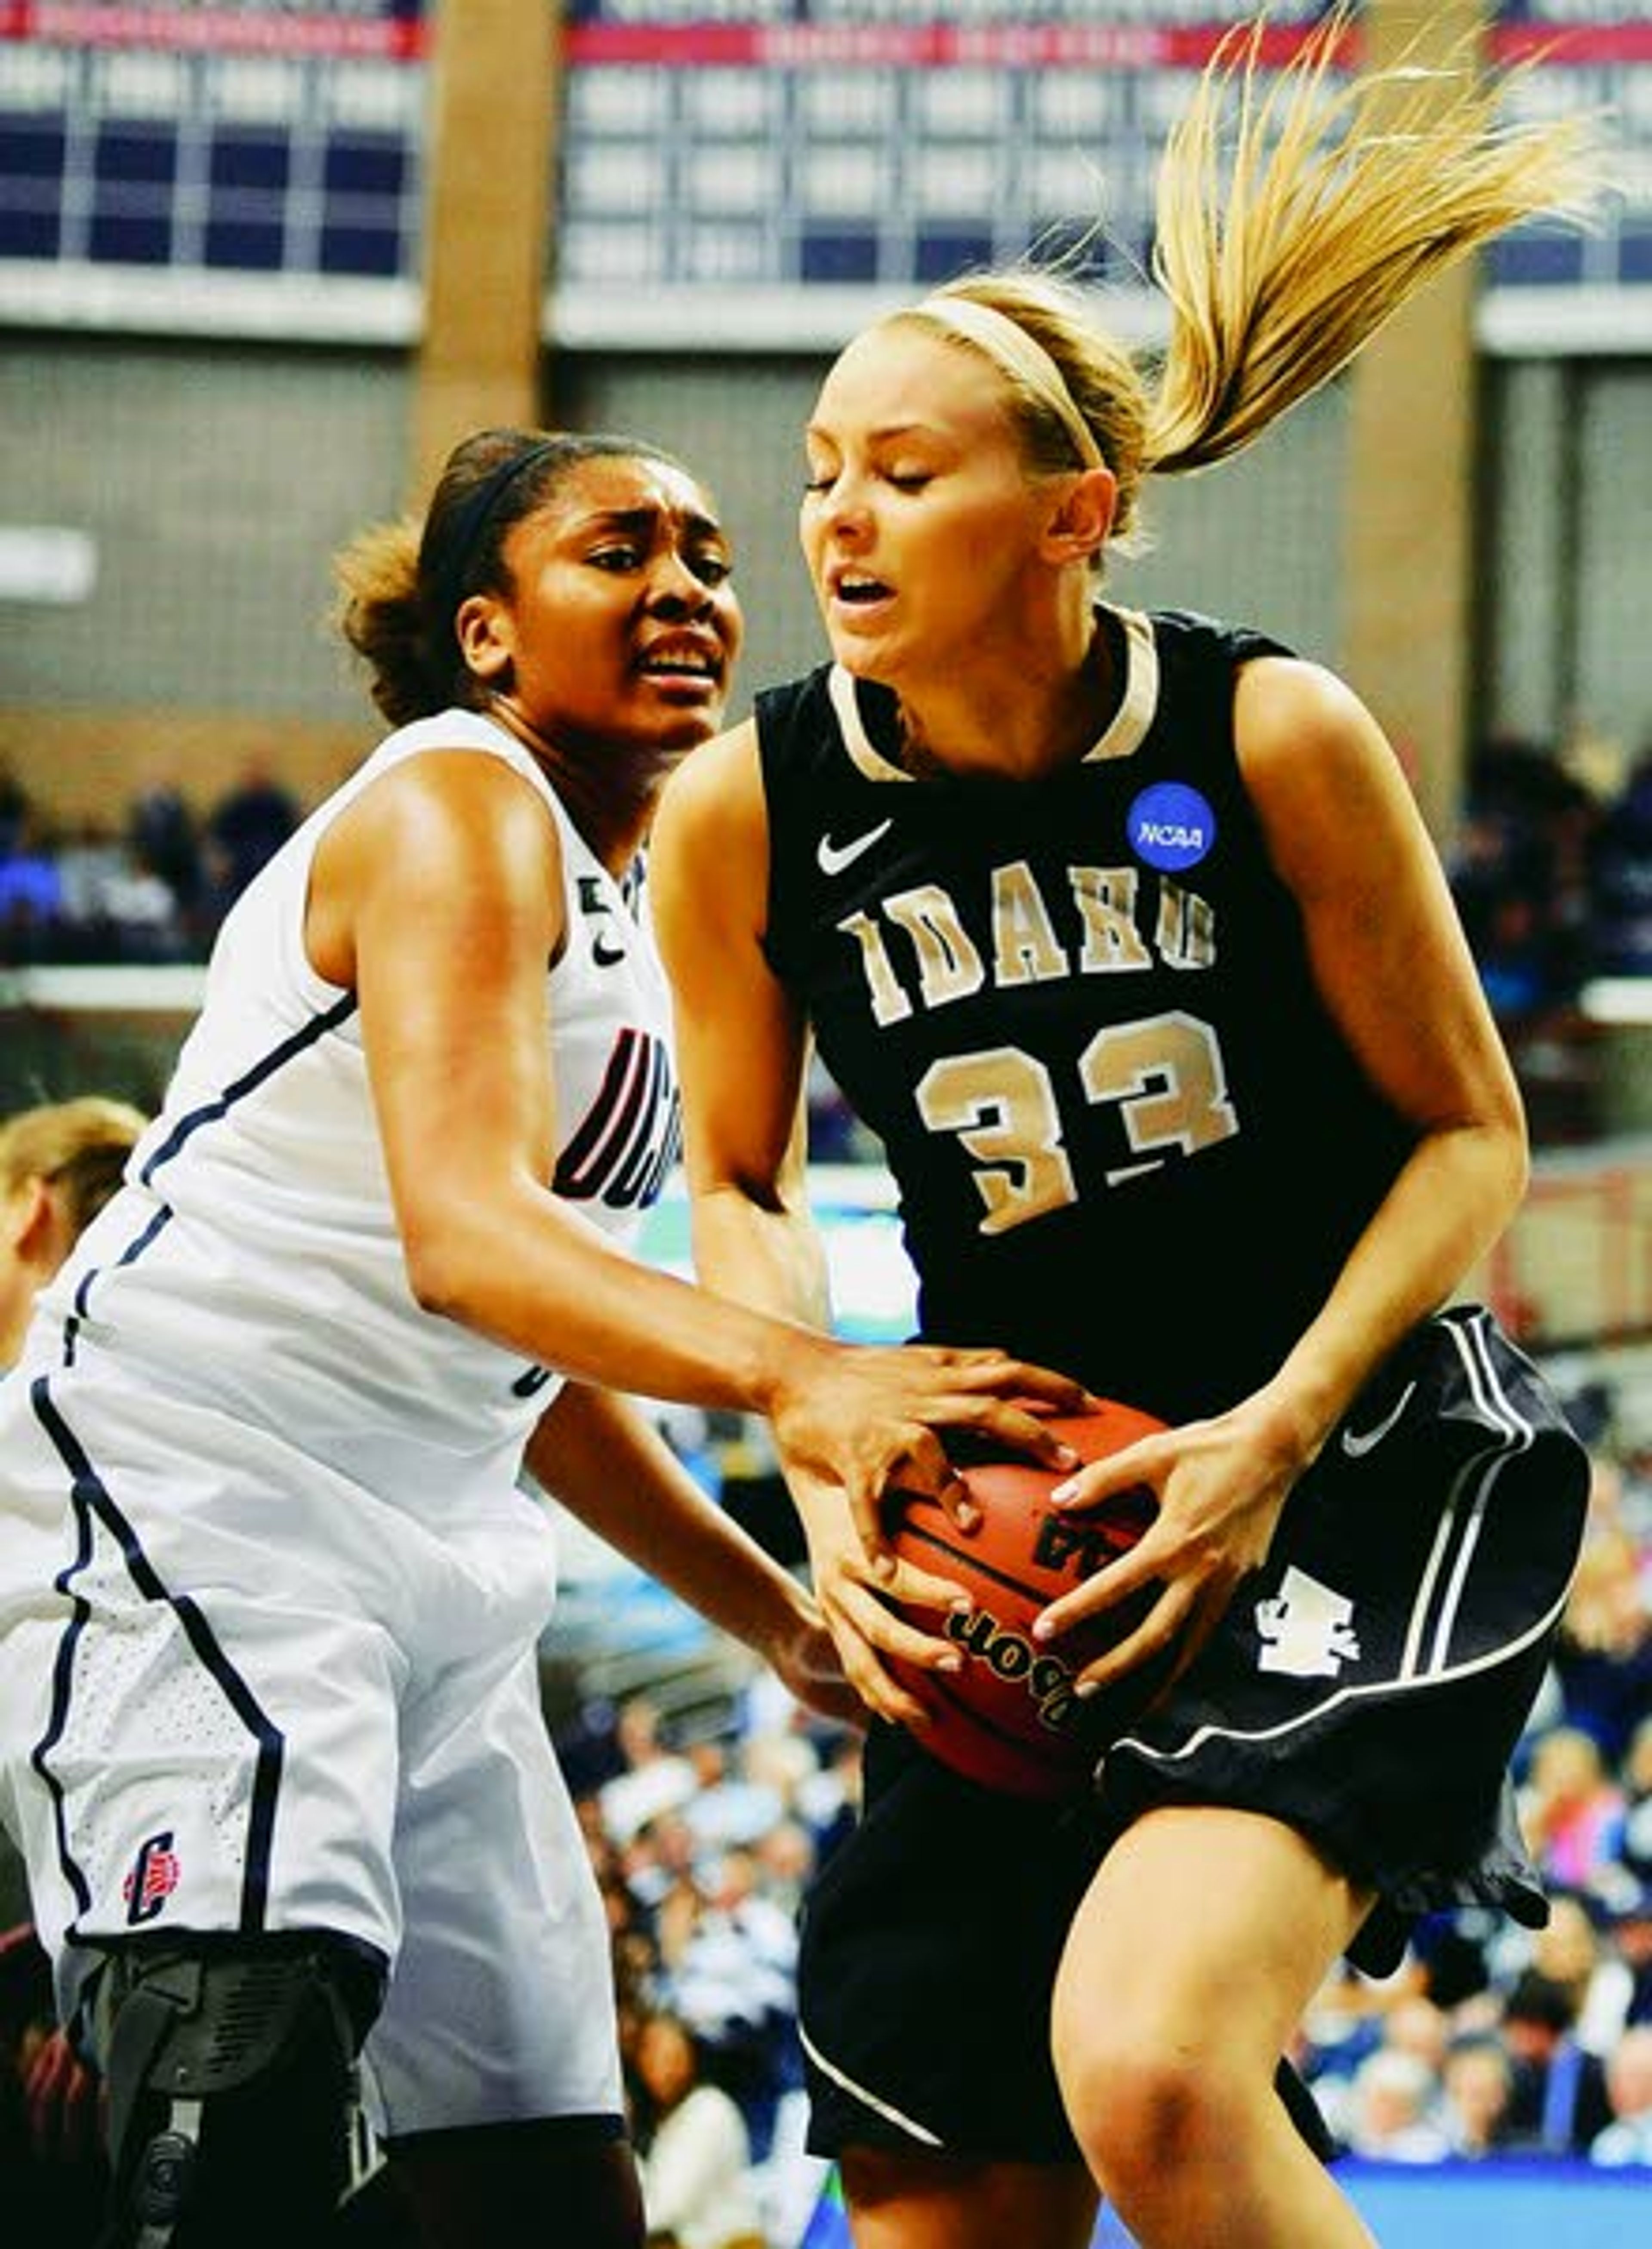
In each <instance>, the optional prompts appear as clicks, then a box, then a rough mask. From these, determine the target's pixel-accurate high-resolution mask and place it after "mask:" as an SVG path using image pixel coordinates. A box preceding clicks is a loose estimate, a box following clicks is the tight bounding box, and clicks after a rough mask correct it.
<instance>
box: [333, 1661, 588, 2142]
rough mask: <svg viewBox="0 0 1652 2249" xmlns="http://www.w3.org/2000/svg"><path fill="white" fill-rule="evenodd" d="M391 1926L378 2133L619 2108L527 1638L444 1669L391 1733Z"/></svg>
mask: <svg viewBox="0 0 1652 2249" xmlns="http://www.w3.org/2000/svg"><path fill="white" fill-rule="evenodd" d="M402 1747H403V1774H402V1796H401V1811H400V1819H399V1821H398V1825H397V1829H396V1871H397V1876H398V1879H399V1881H400V1885H401V1899H402V1908H403V1942H402V1950H401V1954H400V1957H399V1958H398V1959H397V1962H396V1970H395V1973H394V1975H393V1977H392V1978H391V1983H390V1989H389V1995H388V1997H387V1998H386V2001H385V2005H384V2008H383V2011H382V2013H381V2015H380V2018H379V2020H378V2022H377V2023H376V2024H375V2026H374V2029H373V2032H372V2035H371V2038H370V2039H369V2040H368V2052H367V2060H368V2076H369V2096H368V2097H369V2105H370V2108H371V2109H372V2111H373V2113H374V2115H375V2122H376V2123H377V2124H378V2126H379V2129H381V2130H382V2132H384V2133H385V2134H386V2135H387V2136H403V2135H408V2134H415V2133H423V2132H427V2131H437V2130H441V2129H451V2128H456V2127H476V2126H482V2125H490V2124H495V2123H507V2122H526V2121H529V2120H534V2119H540V2118H563V2119H575V2118H580V2117H600V2118H602V2119H606V2120H609V2122H610V2123H611V2122H612V2121H613V2120H615V2119H616V2118H617V2117H618V2116H619V2115H621V2114H622V2113H623V2102H622V2098H621V2087H620V2080H619V2062H618V2036H617V2031H616V2017H615V2003H614V1988H613V1970H612V1966H611V1960H610V1950H609V1933H608V1923H607V1920H606V1916H605V1915H604V1913H603V1910H602V1899H601V1895H600V1893H599V1892H598V1889H597V1887H596V1881H595V1874H593V1872H592V1868H591V1864H590V1859H589V1853H588V1851H587V1849H586V1846H585V1841H584V1838H583V1836H582V1833H581V1832H580V1829H579V1825H578V1821H577V1819H576V1818H575V1812H574V1809H573V1805H572V1803H571V1801H570V1799H569V1797H568V1789H567V1785H566V1784H565V1782H564V1781H563V1779H562V1777H561V1772H560V1771H558V1769H557V1765H556V1760H555V1757H554V1751H553V1750H552V1747H551V1743H550V1738H549V1735H548V1733H547V1728H546V1725H545V1720H544V1716H543V1712H542V1708H541V1705H540V1699H539V1686H538V1675H537V1670H536V1667H535V1662H534V1653H533V1648H532V1647H524V1648H520V1649H519V1650H518V1651H517V1652H516V1653H515V1654H513V1655H501V1656H500V1657H499V1658H497V1659H489V1660H487V1661H478V1662H477V1663H474V1664H465V1665H456V1666H453V1667H451V1668H450V1669H449V1670H448V1671H447V1672H445V1673H444V1675H443V1676H442V1678H441V1679H440V1681H439V1682H437V1683H436V1684H435V1685H433V1686H432V1687H431V1688H430V1689H428V1690H427V1691H426V1692H425V1693H424V1694H423V1695H421V1696H420V1697H418V1698H417V1700H416V1702H413V1703H412V1704H410V1707H409V1709H407V1711H406V1712H405V1713H404V1722H403V1740H402Z"/></svg>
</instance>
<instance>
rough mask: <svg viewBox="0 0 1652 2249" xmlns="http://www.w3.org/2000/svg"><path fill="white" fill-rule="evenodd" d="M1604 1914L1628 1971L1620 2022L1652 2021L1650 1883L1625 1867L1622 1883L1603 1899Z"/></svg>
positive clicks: (1640, 2022)
mask: <svg viewBox="0 0 1652 2249" xmlns="http://www.w3.org/2000/svg"><path fill="white" fill-rule="evenodd" d="M1606 1916H1607V1926H1608V1927H1609V1928H1610V1929H1611V1932H1612V1943H1613V1948H1614V1951H1615V1953H1616V1956H1617V1958H1618V1960H1619V1962H1620V1963H1621V1965H1622V1966H1623V1967H1624V1968H1626V1969H1627V1970H1628V1975H1629V1991H1628V2000H1627V2002H1626V2004H1625V2006H1624V2010H1623V2019H1624V2022H1625V2024H1626V2025H1629V2024H1635V2025H1639V2024H1642V2023H1652V1883H1646V1882H1638V1881H1635V1877H1634V1876H1633V1875H1631V1874H1628V1871H1627V1869H1626V1873H1625V1881H1624V1887H1622V1888H1620V1889H1617V1890H1616V1891H1614V1895H1612V1897H1611V1898H1610V1899H1609V1901H1608V1902H1607V1909H1606Z"/></svg>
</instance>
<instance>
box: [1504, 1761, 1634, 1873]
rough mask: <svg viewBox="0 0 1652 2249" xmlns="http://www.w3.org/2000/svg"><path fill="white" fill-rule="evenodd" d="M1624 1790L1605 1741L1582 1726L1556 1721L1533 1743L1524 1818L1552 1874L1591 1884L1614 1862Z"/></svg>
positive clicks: (1535, 1853) (1620, 1834) (1533, 1847)
mask: <svg viewBox="0 0 1652 2249" xmlns="http://www.w3.org/2000/svg"><path fill="white" fill-rule="evenodd" d="M1624 1812H1625V1805H1624V1797H1623V1791H1622V1790H1621V1788H1620V1787H1619V1785H1618V1784H1617V1782H1616V1780H1615V1779H1614V1778H1613V1776H1612V1773H1611V1771H1610V1770H1609V1768H1608V1767H1607V1763H1606V1760H1605V1758H1604V1757H1602V1755H1601V1752H1600V1743H1598V1742H1597V1741H1596V1740H1595V1739H1594V1737H1593V1735H1592V1734H1587V1733H1585V1732H1584V1730H1583V1729H1582V1728H1581V1727H1580V1726H1564V1725H1563V1726H1555V1727H1553V1728H1552V1729H1551V1730H1550V1731H1549V1732H1547V1733H1546V1734H1541V1735H1539V1736H1538V1738H1537V1740H1536V1742H1535V1743H1533V1744H1532V1755H1531V1764H1530V1766H1529V1768H1528V1771H1527V1777H1526V1784H1525V1789H1524V1790H1523V1792H1522V1794H1521V1800H1520V1813H1521V1822H1522V1825H1523V1826H1524V1828H1525V1835H1526V1840H1527V1842H1528V1844H1529V1846H1530V1848H1531V1850H1532V1855H1533V1856H1534V1857H1535V1859H1536V1860H1537V1862H1538V1866H1539V1867H1541V1868H1542V1869H1543V1871H1544V1873H1545V1874H1546V1875H1548V1876H1549V1878H1550V1879H1551V1880H1552V1881H1554V1882H1556V1883H1558V1884H1559V1885H1560V1886H1562V1887H1563V1888H1568V1889H1587V1888H1589V1887H1590V1886H1591V1885H1592V1884H1593V1881H1594V1880H1595V1877H1596V1876H1597V1875H1598V1874H1601V1873H1602V1872H1603V1871H1604V1870H1605V1869H1606V1868H1607V1867H1609V1866H1611V1864H1612V1863H1613V1861H1614V1859H1615V1857H1616V1855H1617V1852H1618V1847H1619V1845H1620V1844H1621V1841H1622V1840H1623V1821H1624Z"/></svg>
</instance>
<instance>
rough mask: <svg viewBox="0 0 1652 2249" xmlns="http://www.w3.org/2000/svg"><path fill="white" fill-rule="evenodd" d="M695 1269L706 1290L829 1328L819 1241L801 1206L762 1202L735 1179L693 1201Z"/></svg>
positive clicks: (823, 1253) (823, 1258) (827, 1289)
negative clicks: (729, 1183)
mask: <svg viewBox="0 0 1652 2249" xmlns="http://www.w3.org/2000/svg"><path fill="white" fill-rule="evenodd" d="M692 1220H693V1239H694V1269H695V1271H696V1272H697V1273H698V1275H699V1278H700V1280H701V1281H702V1282H703V1283H705V1285H706V1287H707V1288H708V1289H714V1290H717V1292H718V1293H719V1295H720V1296H732V1297H733V1298H734V1299H735V1301H736V1302H738V1303H742V1304H750V1305H753V1306H754V1307H755V1308H757V1309H758V1310H762V1311H766V1312H770V1313H773V1314H774V1315H775V1316H776V1317H779V1318H782V1319H791V1320H802V1321H803V1322H805V1323H806V1324H808V1325H809V1326H811V1327H817V1328H829V1326H830V1324H831V1288H830V1280H829V1273H828V1270H827V1264H826V1249H825V1244H824V1242H823V1241H822V1238H821V1234H820V1229H819V1228H818V1227H817V1226H816V1223H815V1221H814V1219H813V1217H812V1215H811V1214H810V1213H809V1210H808V1209H807V1207H804V1206H802V1205H800V1204H796V1203H777V1204H776V1205H775V1207H773V1208H769V1207H765V1206H763V1205H761V1204H760V1203H759V1202H757V1201H756V1200H754V1199H753V1198H752V1197H751V1196H749V1195H747V1194H745V1193H741V1192H740V1189H739V1188H738V1187H735V1186H719V1187H715V1188H712V1189H710V1190H708V1191H705V1192H702V1193H697V1194H696V1195H695V1196H694V1198H693V1201H692Z"/></svg>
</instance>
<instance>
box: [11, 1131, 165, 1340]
mask: <svg viewBox="0 0 1652 2249" xmlns="http://www.w3.org/2000/svg"><path fill="white" fill-rule="evenodd" d="M145 1122H146V1119H145V1118H144V1116H143V1114H142V1112H141V1111H140V1110H137V1109H134V1108H133V1107H132V1106H131V1104H129V1103H127V1102H124V1101H111V1100H107V1099H106V1098H105V1097H103V1096H101V1095H99V1094H86V1095H84V1096H82V1097H80V1098H79V1100H74V1101H53V1102H44V1103H42V1104H39V1105H38V1107H36V1108H32V1109H24V1110H20V1111H17V1114H16V1115H14V1116H12V1117H10V1118H7V1119H6V1121H5V1122H4V1124H3V1125H0V1370H3V1369H4V1368H6V1367H8V1366H10V1365H11V1363H12V1361H13V1360H14V1359H15V1358H17V1355H18V1352H19V1351H20V1350H21V1348H22V1345H23V1338H24V1330H25V1328H26V1327H27V1325H28V1323H29V1316H30V1314H31V1311H32V1310H33V1308H34V1300H35V1298H36V1296H38V1294H39V1292H40V1290H42V1289H43V1288H45V1284H46V1283H47V1282H48V1281H49V1280H50V1279H51V1278H52V1275H53V1274H54V1273H55V1272H56V1271H57V1269H58V1268H59V1265H61V1264H62V1262H63V1261H64V1259H65V1256H67V1255H68V1253H69V1251H70V1250H71V1248H72V1247H73V1246H74V1244H75V1242H76V1241H77V1240H78V1239H79V1235H80V1233H81V1231H82V1229H83V1228H85V1227H86V1225H87V1224H88V1223H89V1222H90V1221H91V1220H92V1219H93V1217H95V1216H96V1214H97V1213H98V1212H99V1211H100V1209H101V1208H102V1207H103V1205H104V1203H105V1202H106V1201H107V1200H108V1198H109V1196H110V1195H111V1194H113V1193H114V1190H115V1188H116V1187H117V1186H119V1184H120V1174H121V1172H122V1171H123V1170H124V1169H125V1166H126V1162H127V1157H128V1156H129V1155H130V1154H131V1152H132V1149H133V1146H134V1144H135V1142H136V1141H137V1138H138V1136H139V1134H140V1133H141V1131H143V1129H144V1125H145Z"/></svg>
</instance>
